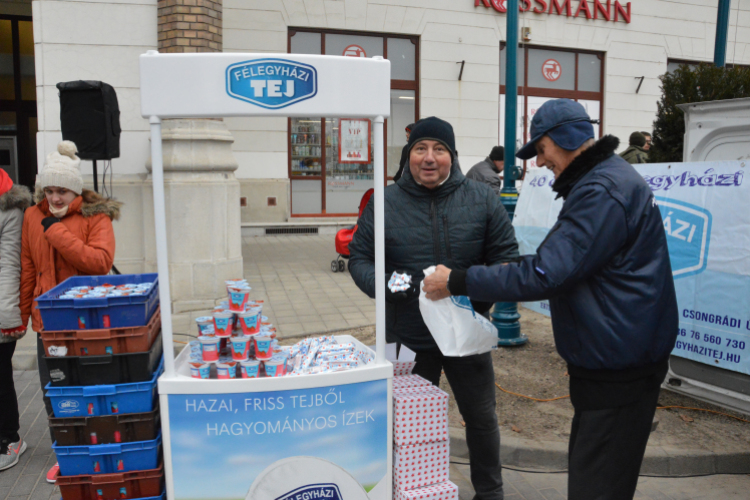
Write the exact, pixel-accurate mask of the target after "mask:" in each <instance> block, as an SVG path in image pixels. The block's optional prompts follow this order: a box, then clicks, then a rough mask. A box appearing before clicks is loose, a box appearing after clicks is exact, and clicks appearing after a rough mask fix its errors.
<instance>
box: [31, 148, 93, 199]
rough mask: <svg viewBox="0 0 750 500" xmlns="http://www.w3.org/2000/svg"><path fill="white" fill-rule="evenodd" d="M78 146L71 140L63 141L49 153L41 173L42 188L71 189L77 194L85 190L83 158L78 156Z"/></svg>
mask: <svg viewBox="0 0 750 500" xmlns="http://www.w3.org/2000/svg"><path fill="white" fill-rule="evenodd" d="M77 152H78V148H76V145H75V144H74V143H73V142H71V141H62V142H61V143H60V144H58V145H57V151H53V152H52V153H50V154H48V155H47V160H46V161H45V162H44V167H43V168H42V173H41V174H39V182H40V184H41V188H42V189H44V188H46V187H49V186H54V187H61V188H66V189H70V190H71V191H73V192H74V193H76V194H81V191H83V177H81V159H80V158H78V157H77V156H76V153H77Z"/></svg>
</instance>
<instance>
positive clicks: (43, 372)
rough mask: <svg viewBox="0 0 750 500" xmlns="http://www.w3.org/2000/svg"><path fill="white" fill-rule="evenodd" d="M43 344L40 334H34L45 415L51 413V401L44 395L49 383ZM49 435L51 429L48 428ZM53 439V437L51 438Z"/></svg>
mask: <svg viewBox="0 0 750 500" xmlns="http://www.w3.org/2000/svg"><path fill="white" fill-rule="evenodd" d="M44 354H45V353H44V344H42V336H41V335H39V334H38V333H37V334H36V361H37V364H38V365H39V383H40V384H42V397H43V398H44V407H45V409H46V410H47V415H52V401H50V399H49V398H48V397H47V396H46V391H45V390H44V388H45V387H46V386H47V384H49V382H50V378H49V370H48V369H47V362H46V361H45V360H44ZM50 436H52V431H51V430H50ZM53 441H54V439H53Z"/></svg>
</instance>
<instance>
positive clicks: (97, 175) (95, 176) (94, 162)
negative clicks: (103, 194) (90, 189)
mask: <svg viewBox="0 0 750 500" xmlns="http://www.w3.org/2000/svg"><path fill="white" fill-rule="evenodd" d="M91 162H92V163H93V169H94V191H96V192H97V193H98V192H99V172H97V171H96V160H91ZM105 170H106V168H105ZM105 185H106V184H105Z"/></svg>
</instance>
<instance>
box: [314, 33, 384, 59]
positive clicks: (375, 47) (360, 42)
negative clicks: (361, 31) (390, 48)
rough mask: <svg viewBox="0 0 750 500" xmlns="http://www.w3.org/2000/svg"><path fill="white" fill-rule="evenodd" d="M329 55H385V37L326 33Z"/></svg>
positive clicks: (327, 52)
mask: <svg viewBox="0 0 750 500" xmlns="http://www.w3.org/2000/svg"><path fill="white" fill-rule="evenodd" d="M326 55H327V56H350V57H375V56H381V57H382V56H383V37H382V36H364V35H334V34H326Z"/></svg>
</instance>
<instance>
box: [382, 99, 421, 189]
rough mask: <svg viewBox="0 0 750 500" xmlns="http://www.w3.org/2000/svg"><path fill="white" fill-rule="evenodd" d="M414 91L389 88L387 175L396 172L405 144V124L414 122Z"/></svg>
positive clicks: (391, 175) (390, 175)
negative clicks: (389, 112)
mask: <svg viewBox="0 0 750 500" xmlns="http://www.w3.org/2000/svg"><path fill="white" fill-rule="evenodd" d="M414 95H415V92H414V91H413V90H391V117H390V118H389V119H388V132H387V141H388V155H387V165H388V177H393V176H394V175H396V172H398V167H399V162H400V161H401V150H402V149H403V148H404V146H406V126H407V125H409V124H410V123H414V115H415V111H414V108H415V106H416V103H415V97H414Z"/></svg>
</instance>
